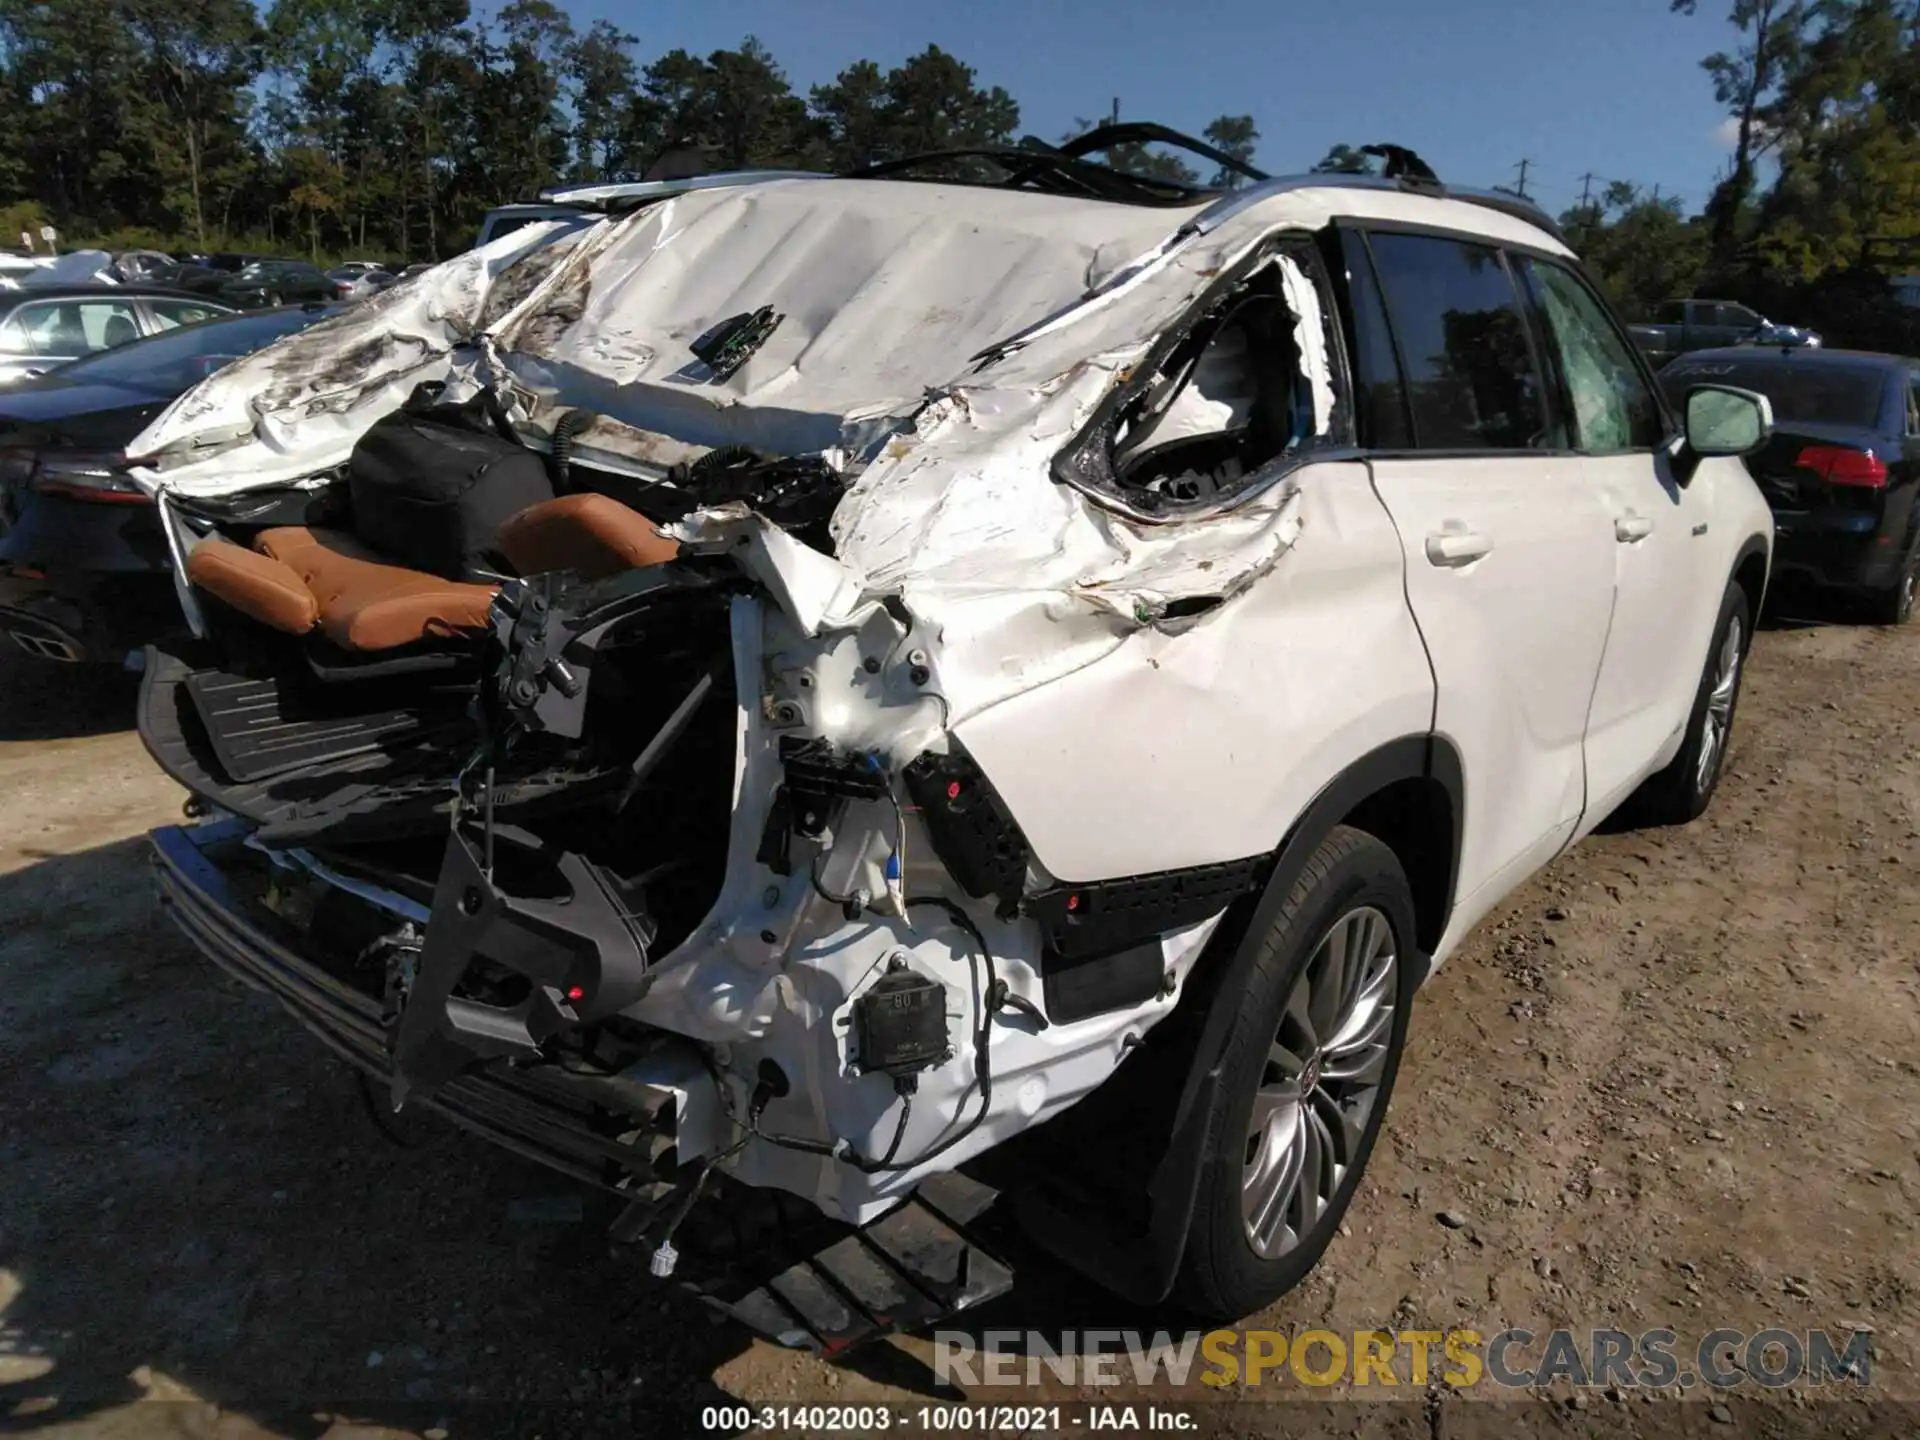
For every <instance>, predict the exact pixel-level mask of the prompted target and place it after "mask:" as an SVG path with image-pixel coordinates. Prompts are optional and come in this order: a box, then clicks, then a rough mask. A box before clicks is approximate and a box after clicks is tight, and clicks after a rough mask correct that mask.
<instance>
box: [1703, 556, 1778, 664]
mask: <svg viewBox="0 0 1920 1440" xmlns="http://www.w3.org/2000/svg"><path fill="white" fill-rule="evenodd" d="M1771 566H1772V549H1771V547H1770V546H1769V545H1768V544H1767V539H1766V537H1765V536H1764V535H1749V536H1748V537H1747V539H1746V542H1745V543H1744V544H1742V545H1741V547H1740V550H1739V553H1738V554H1736V555H1735V556H1734V558H1733V583H1734V584H1736V585H1738V586H1739V587H1740V588H1741V589H1742V590H1744V591H1746V592H1747V601H1748V603H1749V604H1750V605H1751V606H1752V608H1753V618H1755V619H1758V618H1759V615H1760V606H1761V604H1762V603H1763V602H1764V601H1765V600H1766V596H1767V579H1768V575H1769V572H1770V570H1771ZM1716 603H1717V602H1716ZM1748 634H1749V636H1751V634H1752V631H1751V630H1749V631H1748ZM1748 643H1752V642H1751V640H1749V642H1748Z"/></svg>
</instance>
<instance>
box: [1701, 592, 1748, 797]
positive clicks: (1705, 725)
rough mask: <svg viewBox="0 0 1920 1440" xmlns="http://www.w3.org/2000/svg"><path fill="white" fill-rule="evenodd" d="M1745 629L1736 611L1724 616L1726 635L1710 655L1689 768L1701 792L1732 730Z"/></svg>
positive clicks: (1715, 770) (1709, 785) (1716, 770)
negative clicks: (1696, 749)
mask: <svg viewBox="0 0 1920 1440" xmlns="http://www.w3.org/2000/svg"><path fill="white" fill-rule="evenodd" d="M1744 638H1745V630H1744V628H1743V627H1742V625H1741V624H1740V617H1739V616H1738V615H1731V616H1728V617H1727V633H1726V638H1725V639H1723V640H1722V641H1721V642H1720V653H1719V654H1718V655H1717V656H1716V657H1715V658H1714V664H1713V688H1712V689H1711V690H1709V691H1708V692H1707V713H1706V714H1705V715H1704V716H1702V717H1701V722H1700V758H1699V760H1698V761H1696V762H1695V765H1694V772H1693V785H1694V789H1695V790H1697V791H1698V792H1699V793H1701V794H1703V795H1704V794H1705V793H1706V792H1707V791H1708V790H1710V789H1711V788H1712V787H1713V777H1714V776H1715V775H1717V774H1718V773H1719V771H1720V762H1721V761H1722V760H1723V759H1724V758H1725V757H1726V752H1727V737H1728V736H1729V735H1731V734H1732V733H1733V701H1734V697H1735V696H1737V695H1738V694H1739V693H1740V662H1741V659H1742V657H1743V656H1744V655H1745V653H1746V652H1745V650H1744V648H1743V647H1742V645H1741V641H1742V640H1743V639H1744Z"/></svg>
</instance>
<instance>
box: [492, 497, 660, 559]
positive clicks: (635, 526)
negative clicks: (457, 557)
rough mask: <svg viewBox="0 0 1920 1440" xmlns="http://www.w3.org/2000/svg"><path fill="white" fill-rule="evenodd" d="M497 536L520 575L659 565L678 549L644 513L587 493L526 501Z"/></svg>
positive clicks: (502, 550) (501, 550)
mask: <svg viewBox="0 0 1920 1440" xmlns="http://www.w3.org/2000/svg"><path fill="white" fill-rule="evenodd" d="M497 539H498V542H499V545H500V553H501V554H502V555H504V556H506V557H507V560H508V561H509V562H510V563H511V564H512V565H513V568H514V569H515V570H517V571H519V572H520V573H521V574H522V575H544V574H545V573H546V572H547V571H549V570H572V571H574V572H576V573H578V574H580V575H583V576H585V577H586V578H587V579H589V580H598V579H601V578H602V577H603V576H607V575H618V574H619V573H620V572H621V571H622V570H635V569H638V568H640V567H641V566H643V565H659V564H662V563H664V562H665V561H668V560H671V559H673V557H674V556H675V555H677V554H678V553H679V551H680V547H679V546H678V545H676V544H674V542H673V541H671V540H669V539H667V538H666V537H665V536H664V535H661V534H660V533H659V532H658V531H657V530H656V529H655V527H654V523H653V522H652V521H651V520H649V519H647V517H646V516H644V515H642V514H640V513H639V512H638V511H636V510H629V509H628V508H627V507H626V506H625V505H622V504H621V503H620V502H619V501H618V500H614V499H611V498H609V497H608V496H605V495H595V494H591V493H588V494H582V495H562V496H560V497H559V498H558V499H556V500H542V501H541V502H540V503H539V504H538V505H529V506H528V507H527V508H526V509H524V510H522V511H521V512H520V513H519V514H518V515H515V516H514V517H513V518H512V519H510V520H508V521H507V523H506V524H504V525H502V526H501V527H500V533H499V535H498V537H497Z"/></svg>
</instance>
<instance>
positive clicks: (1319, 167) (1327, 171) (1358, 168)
mask: <svg viewBox="0 0 1920 1440" xmlns="http://www.w3.org/2000/svg"><path fill="white" fill-rule="evenodd" d="M1378 172H1379V166H1378V165H1376V164H1375V163H1374V159H1373V156H1371V155H1363V154H1361V153H1360V150H1359V147H1357V146H1354V145H1346V144H1341V145H1335V146H1334V147H1333V148H1332V149H1330V150H1328V151H1327V153H1326V154H1325V155H1323V156H1321V157H1320V160H1319V162H1318V163H1317V164H1316V165H1315V166H1314V167H1313V173H1314V174H1316V175H1373V174H1377V173H1378Z"/></svg>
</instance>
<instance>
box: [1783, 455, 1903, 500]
mask: <svg viewBox="0 0 1920 1440" xmlns="http://www.w3.org/2000/svg"><path fill="white" fill-rule="evenodd" d="M1793 463H1794V464H1796V465H1798V466H1799V467H1800V468H1801V469H1803V470H1812V471H1815V472H1817V473H1818V474H1819V476H1820V478H1821V479H1822V480H1824V481H1826V482H1827V483H1828V484H1829V485H1861V486H1865V487H1866V488H1867V489H1869V490H1884V489H1886V487H1887V462H1886V461H1884V460H1882V459H1881V458H1880V457H1879V456H1878V455H1876V454H1874V453H1873V452H1872V451H1871V450H1854V449H1852V448H1850V447H1848V446H1845V445H1809V446H1807V448H1806V449H1804V450H1802V451H1801V452H1800V458H1799V459H1798V460H1796V461H1794V462H1793Z"/></svg>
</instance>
